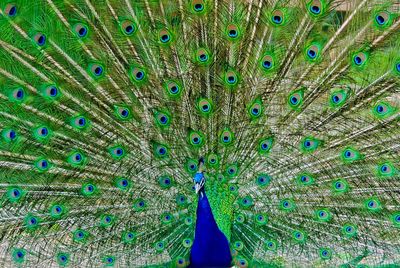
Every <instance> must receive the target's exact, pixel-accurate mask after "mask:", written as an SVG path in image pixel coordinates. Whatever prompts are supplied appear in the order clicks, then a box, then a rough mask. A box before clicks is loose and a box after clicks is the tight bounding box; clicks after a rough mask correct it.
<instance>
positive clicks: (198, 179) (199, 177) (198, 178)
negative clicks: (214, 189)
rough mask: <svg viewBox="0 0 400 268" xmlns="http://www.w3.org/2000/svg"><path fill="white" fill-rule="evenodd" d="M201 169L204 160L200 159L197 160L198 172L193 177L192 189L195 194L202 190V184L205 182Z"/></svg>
mask: <svg viewBox="0 0 400 268" xmlns="http://www.w3.org/2000/svg"><path fill="white" fill-rule="evenodd" d="M203 167H204V158H203V157H201V158H200V159H199V164H198V170H197V172H196V174H195V175H194V177H193V182H194V189H195V191H196V194H198V193H199V192H200V191H201V189H203V187H204V184H205V182H206V178H205V177H204V174H203Z"/></svg>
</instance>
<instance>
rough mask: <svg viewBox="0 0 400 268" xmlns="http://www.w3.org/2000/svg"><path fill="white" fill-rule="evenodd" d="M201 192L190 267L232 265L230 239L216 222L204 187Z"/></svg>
mask: <svg viewBox="0 0 400 268" xmlns="http://www.w3.org/2000/svg"><path fill="white" fill-rule="evenodd" d="M201 192H202V193H203V195H200V196H199V201H198V206H197V220H196V231H195V238H194V243H193V246H192V250H191V252H190V266H189V267H192V268H200V267H230V266H231V262H232V256H231V251H230V249H229V243H228V240H227V239H226V237H225V235H224V234H223V233H222V232H221V231H220V230H219V228H218V226H217V223H216V222H215V219H214V216H213V214H212V211H211V207H210V203H209V202H208V199H207V196H206V194H205V192H204V189H202V190H201Z"/></svg>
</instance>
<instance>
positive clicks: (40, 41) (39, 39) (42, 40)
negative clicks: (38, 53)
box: [33, 33, 46, 47]
mask: <svg viewBox="0 0 400 268" xmlns="http://www.w3.org/2000/svg"><path fill="white" fill-rule="evenodd" d="M33 40H34V41H35V43H36V44H37V45H38V46H40V47H43V46H44V45H45V44H46V36H45V35H44V34H43V33H37V34H35V35H34V37H33Z"/></svg>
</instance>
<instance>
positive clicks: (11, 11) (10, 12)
mask: <svg viewBox="0 0 400 268" xmlns="http://www.w3.org/2000/svg"><path fill="white" fill-rule="evenodd" d="M4 14H6V15H7V16H9V17H11V18H12V17H15V16H16V15H17V6H16V5H14V4H7V5H6V7H5V8H4Z"/></svg>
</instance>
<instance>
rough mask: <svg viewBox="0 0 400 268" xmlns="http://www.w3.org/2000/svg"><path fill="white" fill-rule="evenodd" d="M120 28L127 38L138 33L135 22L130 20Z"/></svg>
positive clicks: (124, 22)
mask: <svg viewBox="0 0 400 268" xmlns="http://www.w3.org/2000/svg"><path fill="white" fill-rule="evenodd" d="M120 27H121V29H122V32H123V33H124V34H125V35H126V36H131V35H133V34H134V33H135V32H136V29H137V27H136V25H135V23H134V22H132V21H130V20H125V21H123V22H122V23H121V24H120Z"/></svg>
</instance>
